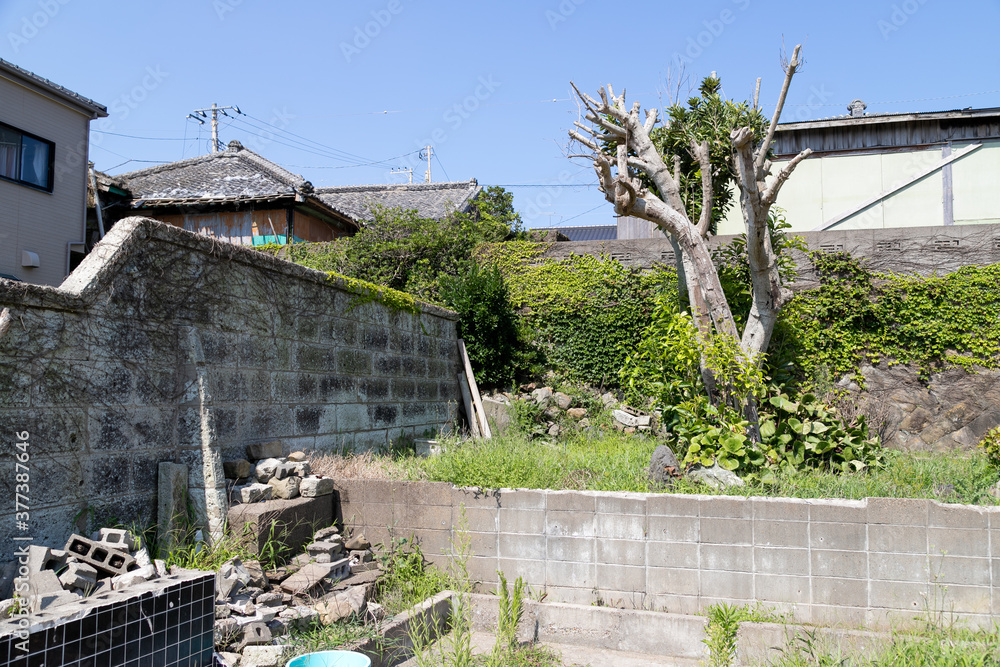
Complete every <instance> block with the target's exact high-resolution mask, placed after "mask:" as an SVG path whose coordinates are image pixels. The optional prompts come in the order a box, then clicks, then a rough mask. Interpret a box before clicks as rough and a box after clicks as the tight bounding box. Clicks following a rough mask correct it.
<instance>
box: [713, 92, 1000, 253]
mask: <svg viewBox="0 0 1000 667" xmlns="http://www.w3.org/2000/svg"><path fill="white" fill-rule="evenodd" d="M865 109H866V106H865V104H864V102H862V101H861V100H855V101H854V102H852V103H851V106H850V107H848V111H849V112H850V113H849V114H848V115H845V116H838V117H835V118H826V119H821V120H812V121H806V122H797V123H784V124H782V125H779V126H778V132H777V133H776V135H775V143H774V152H775V165H774V168H773V169H772V170H771V173H772V174H776V173H778V171H779V170H780V169H781V167H782V166H783V165H784V164H785V163H786V162H787V161H788V160H789V159H791V158H792V157H793V156H794V155H796V154H797V153H798V152H799V151H800V150H802V149H804V148H811V149H812V150H813V155H812V156H810V157H809V158H808V159H806V160H804V161H803V162H802V163H801V164H799V166H798V168H797V169H796V170H795V173H793V174H792V177H791V178H790V179H788V182H787V183H785V185H784V186H783V187H782V189H781V192H780V193H779V195H778V201H777V202H776V205H777V206H778V207H780V208H782V209H784V211H785V217H786V219H787V220H788V222H789V223H791V225H792V230H793V231H797V232H805V231H843V230H861V229H889V228H907V227H934V226H940V225H944V226H950V225H979V224H988V223H1000V108H994V109H960V110H955V111H938V112H928V113H891V114H878V113H876V114H868V113H865ZM743 231H744V225H743V217H742V214H741V213H740V209H739V204H738V203H737V205H735V206H734V207H733V209H732V210H731V211H730V213H729V215H728V216H727V218H726V220H725V221H724V222H723V223H721V224H720V225H719V233H720V234H739V233H741V232H743Z"/></svg>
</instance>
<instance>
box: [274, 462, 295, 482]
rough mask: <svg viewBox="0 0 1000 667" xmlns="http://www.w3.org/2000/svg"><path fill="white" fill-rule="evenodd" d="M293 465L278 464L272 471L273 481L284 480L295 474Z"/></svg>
mask: <svg viewBox="0 0 1000 667" xmlns="http://www.w3.org/2000/svg"><path fill="white" fill-rule="evenodd" d="M295 466H296V464H295V463H279V464H278V465H277V467H276V468H275V469H274V479H285V478H286V477H291V476H293V475H294V474H295Z"/></svg>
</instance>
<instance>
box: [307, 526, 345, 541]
mask: <svg viewBox="0 0 1000 667" xmlns="http://www.w3.org/2000/svg"><path fill="white" fill-rule="evenodd" d="M334 535H336V536H338V537H339V536H340V528H337V527H336V526H329V527H328V528H320V529H319V530H317V531H316V532H315V533H313V542H324V541H326V540H327V539H328V538H331V537H333V536H334Z"/></svg>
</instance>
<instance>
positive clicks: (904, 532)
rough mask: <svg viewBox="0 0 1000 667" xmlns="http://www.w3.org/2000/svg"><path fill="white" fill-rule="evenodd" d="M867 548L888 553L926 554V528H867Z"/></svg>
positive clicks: (875, 525)
mask: <svg viewBox="0 0 1000 667" xmlns="http://www.w3.org/2000/svg"><path fill="white" fill-rule="evenodd" d="M868 548H869V550H871V551H882V552H889V553H911V554H926V553H927V528H925V527H924V526H892V525H880V524H874V525H870V526H868Z"/></svg>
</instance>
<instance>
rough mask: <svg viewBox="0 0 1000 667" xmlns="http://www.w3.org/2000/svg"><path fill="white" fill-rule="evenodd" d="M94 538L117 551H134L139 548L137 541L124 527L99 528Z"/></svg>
mask: <svg viewBox="0 0 1000 667" xmlns="http://www.w3.org/2000/svg"><path fill="white" fill-rule="evenodd" d="M94 540H95V541H97V542H100V543H102V544H105V545H107V546H109V547H111V548H112V549H118V550H119V551H135V550H136V549H138V548H139V541H138V540H137V539H135V536H134V535H132V533H130V532H129V531H127V530H125V529H124V528H101V529H100V530H98V531H97V537H95V538H94Z"/></svg>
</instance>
